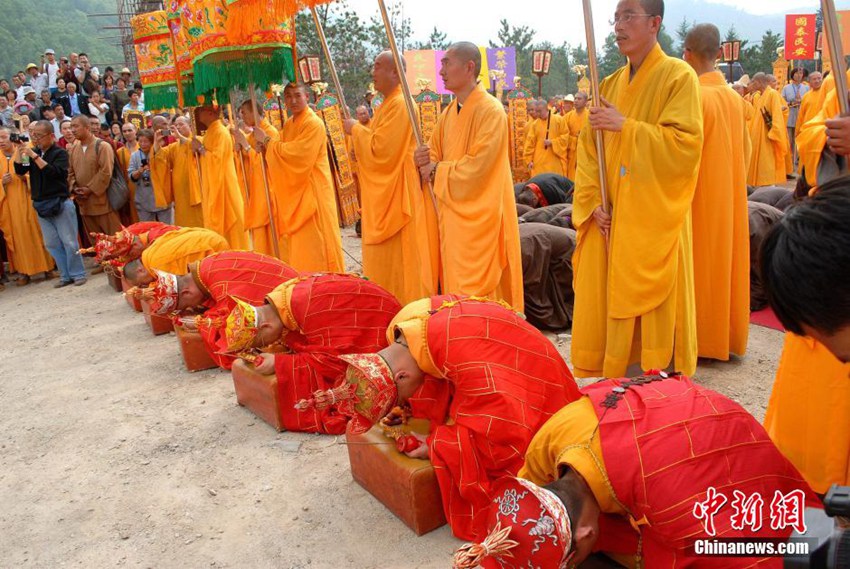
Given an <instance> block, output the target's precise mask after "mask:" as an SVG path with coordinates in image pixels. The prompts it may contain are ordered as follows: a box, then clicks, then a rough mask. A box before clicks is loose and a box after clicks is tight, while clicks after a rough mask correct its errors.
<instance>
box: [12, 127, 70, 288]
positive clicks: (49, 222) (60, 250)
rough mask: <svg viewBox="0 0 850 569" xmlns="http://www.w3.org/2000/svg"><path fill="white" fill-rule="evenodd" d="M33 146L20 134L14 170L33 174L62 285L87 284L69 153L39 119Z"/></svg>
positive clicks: (43, 230)
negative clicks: (80, 253)
mask: <svg viewBox="0 0 850 569" xmlns="http://www.w3.org/2000/svg"><path fill="white" fill-rule="evenodd" d="M32 141H33V142H34V143H35V148H33V147H31V146H30V145H29V144H28V143H29V140H28V139H27V138H26V137H21V136H20V135H18V136H17V137H15V139H14V141H13V142H15V144H17V146H18V152H17V153H16V155H15V173H16V174H18V175H19V176H23V175H25V174H29V175H30V191H31V194H32V203H33V207H34V208H35V211H36V213H37V214H38V224H39V226H41V234H42V237H44V246H45V247H47V250H48V251H49V252H50V255H51V256H52V257H53V260H54V261H56V267H57V268H58V269H59V282H58V283H56V284H55V285H54V286H55V287H56V288H61V287H64V286H68V285H69V284H74V285H76V286H80V285H84V284H86V270H85V267H83V258H82V257H81V256H80V255H78V254H77V250H78V249H79V247H80V245H79V242H78V241H77V230H78V226H77V212H76V210H75V209H74V204H73V203H71V200H70V199H69V198H70V192H69V190H68V153H67V152H66V151H65V150H63V149H62V148H59V147H58V146H57V145H56V136H55V134H54V132H53V125H51V124H50V123H49V122H48V121H38V122H36V123H35V126H34V127H33V129H32Z"/></svg>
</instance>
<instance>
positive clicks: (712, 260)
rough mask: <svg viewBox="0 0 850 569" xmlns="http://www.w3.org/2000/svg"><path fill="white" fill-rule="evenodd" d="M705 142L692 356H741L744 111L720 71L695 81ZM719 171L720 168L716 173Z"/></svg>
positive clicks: (746, 300)
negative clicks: (695, 353)
mask: <svg viewBox="0 0 850 569" xmlns="http://www.w3.org/2000/svg"><path fill="white" fill-rule="evenodd" d="M699 81H700V92H701V95H702V96H701V100H702V116H703V129H704V133H705V142H704V144H703V148H702V160H701V162H700V170H699V179H698V181H697V187H696V191H695V192H694V201H693V206H692V209H691V215H692V216H693V236H694V291H695V297H696V316H697V341H698V345H699V355H700V357H704V358H713V359H717V360H724V361H725V360H728V359H729V354H730V353H733V354H737V355H744V352H745V351H746V349H747V337H748V335H749V330H750V232H749V221H748V215H749V214H748V210H747V166H748V164H749V154H750V135H749V133H748V131H747V121H746V118H745V115H744V105H746V103H745V102H744V101H742V100H741V97H740V96H739V95H738V94H737V93H735V91H733V90H732V89H730V88H729V86H728V85H727V84H726V78H725V77H724V76H723V74H722V73H721V72H719V71H712V72H710V73H704V74H702V75H700V77H699ZM718 165H723V167H718Z"/></svg>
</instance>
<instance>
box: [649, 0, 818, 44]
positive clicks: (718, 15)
mask: <svg viewBox="0 0 850 569" xmlns="http://www.w3.org/2000/svg"><path fill="white" fill-rule="evenodd" d="M664 4H665V15H664V24H665V27H666V28H667V31H668V32H669V33H670V34H673V33H674V32H675V30H676V28H677V27H678V26H679V24H680V23H681V22H682V20H683V19H687V20H688V22H697V23H699V24H702V23H710V24H714V25H715V26H717V27H718V28H720V34H721V36H723V35H726V31H727V30H728V29H729V28H730V27H732V26H733V25H734V26H735V30H737V32H738V36H739V37H740V38H741V39H745V40H750V42H751V43H755V42H759V41H761V36H762V34H764V32H766V31H767V30H771V31H773V32H776V33H778V34H784V33H785V13H779V14H769V15H755V14H749V13H747V12H744V11H743V10H739V9H738V8H735V7H733V6H726V5H724V4H712V3H709V2H705V1H704V0H703V1H699V2H698V1H696V0H666V1H665V3H664ZM807 12H814V10H813V9H812V8H801V9H799V10H791V11H789V12H787V13H789V14H793V13H807ZM674 39H675V38H674Z"/></svg>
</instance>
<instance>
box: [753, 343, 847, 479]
mask: <svg viewBox="0 0 850 569" xmlns="http://www.w3.org/2000/svg"><path fill="white" fill-rule="evenodd" d="M848 416H850V364H842V363H841V362H840V361H839V360H838V359H837V358H836V357H835V356H834V355H832V353H831V352H830V351H829V350H827V349H826V348H825V347H824V346H823V345H822V344H820V343H818V342H817V341H815V340H813V339H812V338H808V337H802V336H797V335H794V334H791V333H790V332H789V333H786V334H785V345H784V346H783V348H782V356H781V357H780V359H779V369H778V370H777V371H776V380H775V382H774V384H773V392H772V393H771V394H770V400H769V401H768V404H767V413H766V414H765V417H764V428H765V429H766V430H767V433H768V434H769V435H770V438H771V439H773V442H774V443H776V446H777V447H779V450H780V451H782V454H784V455H785V456H786V457H788V460H790V461H791V462H792V463H793V464H794V466H796V467H797V469H798V470H799V471H800V473H801V474H802V475H803V477H804V478H805V479H806V482H808V483H809V485H810V486H811V487H812V489H813V490H814V491H815V492H819V493H825V492H826V491H827V490H828V489H829V486H830V485H832V484H845V485H846V484H850V423H848V421H847V417H848Z"/></svg>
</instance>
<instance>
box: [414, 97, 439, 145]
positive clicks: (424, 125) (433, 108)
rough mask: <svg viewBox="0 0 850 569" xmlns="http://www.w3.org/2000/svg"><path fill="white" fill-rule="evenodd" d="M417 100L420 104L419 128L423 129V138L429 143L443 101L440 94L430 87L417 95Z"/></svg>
mask: <svg viewBox="0 0 850 569" xmlns="http://www.w3.org/2000/svg"><path fill="white" fill-rule="evenodd" d="M415 100H416V104H417V105H418V106H419V128H420V129H422V140H423V141H424V142H425V143H426V144H427V143H428V141H429V140H431V135H432V134H434V129H435V128H436V126H437V119H438V118H439V117H440V110H441V107H442V103H441V101H440V96H439V95H438V94H437V93H435V92H434V91H431V90H430V89H423V90H422V91H421V92H420V93H419V94H418V95H416V97H415Z"/></svg>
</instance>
